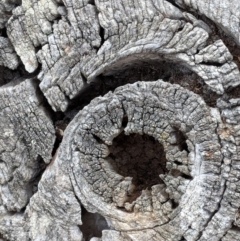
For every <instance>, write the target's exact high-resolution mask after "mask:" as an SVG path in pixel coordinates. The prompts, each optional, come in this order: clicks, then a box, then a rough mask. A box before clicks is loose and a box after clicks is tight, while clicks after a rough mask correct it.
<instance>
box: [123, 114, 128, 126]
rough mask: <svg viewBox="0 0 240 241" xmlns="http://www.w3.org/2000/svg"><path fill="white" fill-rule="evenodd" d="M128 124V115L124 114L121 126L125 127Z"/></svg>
mask: <svg viewBox="0 0 240 241" xmlns="http://www.w3.org/2000/svg"><path fill="white" fill-rule="evenodd" d="M127 124H128V117H127V116H124V117H123V119H122V127H123V128H125V127H126V126H127Z"/></svg>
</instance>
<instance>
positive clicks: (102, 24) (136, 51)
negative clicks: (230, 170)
mask: <svg viewBox="0 0 240 241" xmlns="http://www.w3.org/2000/svg"><path fill="white" fill-rule="evenodd" d="M27 2H28V1H26V5H25V4H24V5H23V6H21V7H18V8H16V9H15V11H14V15H13V16H12V18H11V19H10V20H9V23H8V33H9V38H10V40H11V42H12V43H13V45H14V47H15V49H16V51H17V53H18V55H19V56H20V58H21V60H22V61H23V63H24V65H25V67H26V69H27V70H28V71H29V72H33V71H34V70H36V68H37V67H38V61H37V57H38V59H39V61H40V62H41V64H42V70H41V73H40V74H39V76H38V77H39V78H40V79H41V81H42V83H41V84H40V88H41V90H42V91H43V93H44V95H45V96H46V98H47V99H48V101H49V103H50V105H51V106H52V108H53V109H54V110H55V111H58V110H61V111H65V110H66V109H67V106H68V104H69V98H70V99H72V98H74V97H75V96H76V95H78V93H79V92H80V91H81V90H82V88H83V87H84V86H85V85H86V82H85V79H87V80H88V81H91V80H94V79H95V78H96V77H97V76H99V75H101V74H110V73H113V72H116V71H117V70H119V69H123V68H126V67H127V66H129V62H130V63H131V64H133V63H134V62H137V63H138V62H140V61H141V60H143V59H145V60H146V59H147V60H154V61H159V60H163V59H165V60H168V61H174V62H178V63H181V64H183V65H185V66H187V67H188V68H189V69H191V70H193V71H194V72H196V73H197V74H198V75H199V76H200V77H201V78H203V80H204V81H205V82H206V84H207V85H209V86H210V88H211V89H212V90H213V91H215V92H217V93H221V94H222V93H223V92H224V89H226V88H228V87H231V86H232V87H233V86H237V85H239V84H240V78H239V70H238V68H237V66H236V64H235V63H233V62H232V56H231V54H230V53H229V51H228V49H227V48H226V46H225V45H224V43H223V42H222V41H221V40H218V41H215V42H213V43H212V44H208V39H209V33H210V32H211V29H210V27H209V26H208V25H207V24H205V23H204V22H202V21H198V20H197V19H196V18H195V17H194V16H193V15H191V14H189V13H187V12H182V11H180V10H179V9H178V8H176V7H174V6H173V5H172V4H170V3H169V2H168V1H165V0H158V1H156V2H152V1H142V2H140V3H138V4H134V1H132V2H128V1H123V2H122V4H120V3H118V2H115V1H114V0H113V1H96V2H95V4H96V5H94V6H93V5H92V4H89V3H88V1H83V0H82V1H80V2H79V1H63V3H64V5H65V7H62V6H61V7H60V6H59V7H58V6H57V2H55V1H51V2H48V4H47V6H48V7H47V8H46V7H43V6H45V5H44V4H43V3H41V1H40V2H37V3H32V4H30V3H28V4H27ZM106 9H107V10H106ZM115 9H117V10H115ZM38 15H41V16H43V20H42V21H43V23H41V22H40V23H36V24H34V25H33V22H35V21H36V19H35V17H36V16H38ZM58 15H59V16H60V20H59V21H54V24H51V21H53V20H54V19H56V18H57V16H58ZM20 23H21V25H22V27H20ZM19 29H22V31H20V32H19ZM19 39H21V41H19ZM36 47H38V48H40V50H39V51H38V52H37V53H36ZM84 76H85V77H84Z"/></svg>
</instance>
